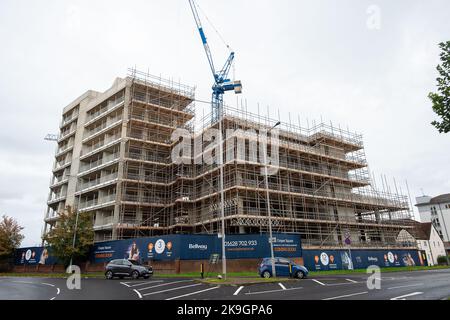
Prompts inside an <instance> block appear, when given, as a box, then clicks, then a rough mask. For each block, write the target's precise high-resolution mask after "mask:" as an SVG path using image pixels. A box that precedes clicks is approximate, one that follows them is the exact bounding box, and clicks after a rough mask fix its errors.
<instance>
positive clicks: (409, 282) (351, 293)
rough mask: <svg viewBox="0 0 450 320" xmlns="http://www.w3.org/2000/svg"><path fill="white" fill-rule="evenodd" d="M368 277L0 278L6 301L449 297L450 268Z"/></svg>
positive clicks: (417, 298) (2, 295)
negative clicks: (238, 280) (374, 280)
mask: <svg viewBox="0 0 450 320" xmlns="http://www.w3.org/2000/svg"><path fill="white" fill-rule="evenodd" d="M367 277H368V275H367V274H352V275H347V276H346V275H338V276H316V277H311V278H308V279H303V280H292V281H287V282H280V283H265V284H252V285H245V286H225V285H209V284H204V283H199V282H197V281H196V280H194V279H180V278H175V279H174V278H170V279H163V278H153V279H149V280H131V279H124V280H105V279H93V278H89V279H87V278H86V279H84V278H83V279H82V280H81V289H80V290H69V289H68V287H67V285H66V279H58V278H18V277H10V278H8V277H2V278H0V299H2V300H36V299H37V300H77V299H80V300H349V299H350V300H360V299H363V300H440V299H447V298H448V297H450V269H444V270H428V271H413V272H394V273H382V274H381V280H380V283H381V288H380V289H374V290H370V289H368V287H367Z"/></svg>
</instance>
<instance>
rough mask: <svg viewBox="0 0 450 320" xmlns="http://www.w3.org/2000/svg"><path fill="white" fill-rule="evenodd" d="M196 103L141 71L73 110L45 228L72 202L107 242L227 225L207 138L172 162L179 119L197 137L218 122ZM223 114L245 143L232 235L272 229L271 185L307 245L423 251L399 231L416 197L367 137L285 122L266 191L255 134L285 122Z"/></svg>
mask: <svg viewBox="0 0 450 320" xmlns="http://www.w3.org/2000/svg"><path fill="white" fill-rule="evenodd" d="M194 104H195V91H194V88H192V87H189V86H185V85H183V84H180V83H174V82H171V81H167V80H163V79H160V78H155V77H152V76H150V75H148V74H144V73H140V72H136V71H133V72H132V73H130V75H129V76H128V77H126V78H125V79H120V78H118V79H116V81H115V82H114V84H113V86H112V87H111V88H110V89H109V90H107V91H106V92H104V93H99V92H94V91H88V92H87V93H85V94H84V95H82V96H81V97H79V98H78V99H76V100H75V101H74V102H72V103H71V104H69V105H68V106H67V107H66V108H64V110H63V119H62V122H61V125H60V129H61V132H60V137H59V140H58V147H57V151H56V155H55V165H54V168H53V174H52V180H51V183H50V194H49V198H48V210H47V212H46V216H45V229H44V232H48V230H50V229H51V228H52V227H53V226H54V225H55V223H57V221H58V213H59V212H61V211H63V210H64V209H65V208H66V206H73V207H76V208H77V209H78V210H79V211H83V212H90V213H91V214H92V219H93V222H94V229H95V241H96V242H101V241H106V240H116V239H130V238H139V237H148V236H156V235H166V234H217V233H218V232H220V230H221V229H220V228H221V219H220V216H221V214H220V212H221V211H220V208H221V207H220V203H221V201H220V192H219V191H220V190H219V166H218V165H217V164H214V163H213V164H206V163H204V162H200V163H198V162H197V161H195V160H196V159H197V158H199V157H200V156H202V155H203V156H204V155H205V154H206V153H208V152H211V150H208V146H207V143H205V145H203V147H205V146H206V148H201V150H200V151H199V152H196V153H195V154H194V153H192V154H191V155H190V156H188V160H189V161H188V162H187V163H186V162H185V163H184V164H183V163H174V162H172V160H171V154H172V151H173V150H174V148H175V147H176V146H178V144H179V143H180V142H179V141H178V140H172V139H171V136H172V134H173V132H174V131H175V130H176V129H177V128H183V129H185V130H186V131H187V132H188V133H189V135H191V137H192V138H194V140H195V139H197V138H198V137H199V136H201V135H202V134H203V133H204V132H206V131H208V130H209V129H211V128H218V127H219V124H218V123H211V122H210V119H211V117H210V115H206V116H204V117H203V118H195V113H194ZM221 121H222V122H221V124H222V128H223V132H224V134H225V132H226V131H227V130H230V131H232V132H234V134H233V135H231V136H229V135H226V136H225V139H224V149H223V150H230V149H231V150H233V151H234V153H231V154H233V156H232V157H230V158H229V157H226V158H225V159H224V162H225V163H224V165H223V171H224V196H225V201H224V208H225V209H224V210H225V228H226V233H227V234H260V233H266V232H268V226H269V224H268V221H269V219H268V210H267V194H269V198H270V204H271V206H270V207H271V216H272V218H271V221H272V228H273V231H274V232H277V233H294V234H299V235H300V236H301V239H302V247H303V248H305V249H306V248H309V249H312V250H314V249H320V250H322V249H328V250H329V249H337V248H347V247H348V246H351V247H352V248H359V249H377V248H378V249H415V248H417V245H416V243H415V241H414V242H407V241H402V239H400V238H399V234H400V235H401V234H402V233H401V231H402V230H404V231H406V232H405V234H408V232H410V231H411V232H412V229H413V228H414V224H413V223H412V222H411V221H412V220H411V215H412V213H411V211H410V208H409V206H408V199H407V197H406V196H404V195H401V194H398V192H393V191H390V190H389V189H387V188H386V190H383V191H380V190H376V188H375V185H374V184H373V183H372V182H371V179H370V173H369V170H368V167H367V166H368V164H367V161H366V158H365V152H364V147H363V142H362V136H361V135H359V134H356V133H353V132H350V131H349V130H344V129H341V128H340V127H335V126H332V125H331V124H330V125H328V124H325V123H313V124H312V125H311V126H309V124H308V127H307V128H302V127H300V125H295V124H293V123H292V122H291V121H290V123H281V125H280V126H279V127H278V128H279V130H277V132H278V140H279V150H278V154H277V158H278V161H277V162H278V164H277V166H276V173H275V174H273V175H271V176H270V177H269V178H268V193H267V192H266V191H267V189H266V186H265V182H264V176H263V175H262V174H261V169H262V167H263V165H262V164H261V162H258V161H253V160H251V159H250V160H248V159H247V158H249V153H251V152H252V150H261V149H260V148H259V147H260V143H259V140H258V139H254V138H252V135H248V134H245V133H246V132H247V133H248V132H254V133H260V132H262V131H267V130H268V129H269V128H271V127H273V125H274V124H275V123H276V122H278V120H277V119H270V118H268V117H266V116H262V115H260V114H254V113H251V112H248V111H247V110H246V108H233V107H228V106H226V107H224V110H223V117H222V120H221ZM194 124H195V126H194ZM194 128H195V130H194ZM242 139H244V140H245V143H244V144H243V145H242V144H239V141H241V140H242ZM239 145H240V146H241V148H240V147H239ZM242 146H243V147H242ZM252 146H253V147H255V146H256V148H252ZM194 149H195V148H194ZM269 149H270V148H269ZM257 153H258V154H259V156H260V155H261V154H260V151H258V152H257ZM240 154H241V155H242V154H244V155H245V157H244V158H245V159H246V160H244V161H243V160H242V158H239V159H238V157H239V155H240ZM271 156H275V155H273V154H271ZM200 158H201V157H200ZM250 158H252V157H250ZM383 189H384V188H383ZM405 244H407V245H406V247H405Z"/></svg>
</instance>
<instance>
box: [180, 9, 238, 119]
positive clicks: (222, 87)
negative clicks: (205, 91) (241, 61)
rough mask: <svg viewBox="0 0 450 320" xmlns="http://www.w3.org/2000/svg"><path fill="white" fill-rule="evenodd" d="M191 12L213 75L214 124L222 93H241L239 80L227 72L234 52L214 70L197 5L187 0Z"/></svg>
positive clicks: (217, 117)
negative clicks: (218, 69)
mask: <svg viewBox="0 0 450 320" xmlns="http://www.w3.org/2000/svg"><path fill="white" fill-rule="evenodd" d="M189 4H190V6H191V10H192V14H193V15H194V19H195V23H196V24H197V29H198V32H199V34H200V38H201V40H202V43H203V47H204V49H205V53H206V57H207V58H208V62H209V66H210V68H211V71H212V74H213V76H214V84H213V86H212V90H213V93H212V99H211V124H214V123H215V122H217V121H218V120H219V119H221V117H222V109H223V95H224V93H225V92H226V91H231V90H234V92H235V93H236V94H240V93H242V84H241V81H231V80H230V79H228V73H229V72H230V68H231V66H232V64H233V60H234V52H231V53H230V55H229V57H228V59H227V61H226V62H225V64H224V65H223V67H222V69H221V70H220V71H218V72H217V71H216V69H215V67H214V60H213V57H212V54H211V50H210V49H209V45H208V41H207V39H206V35H205V32H204V31H203V27H202V22H201V20H200V17H199V15H198V11H197V6H196V4H195V1H194V0H189Z"/></svg>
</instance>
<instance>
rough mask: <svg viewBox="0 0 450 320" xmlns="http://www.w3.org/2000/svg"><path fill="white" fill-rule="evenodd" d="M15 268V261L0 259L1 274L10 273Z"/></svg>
mask: <svg viewBox="0 0 450 320" xmlns="http://www.w3.org/2000/svg"><path fill="white" fill-rule="evenodd" d="M12 268H13V259H0V272H10V271H12Z"/></svg>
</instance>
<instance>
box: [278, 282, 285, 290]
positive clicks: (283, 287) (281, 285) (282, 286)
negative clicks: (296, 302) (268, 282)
mask: <svg viewBox="0 0 450 320" xmlns="http://www.w3.org/2000/svg"><path fill="white" fill-rule="evenodd" d="M278 284H279V285H280V287H281V289H283V290H286V287H285V286H284V285H283V284H282V283H281V282H279V283H278Z"/></svg>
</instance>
